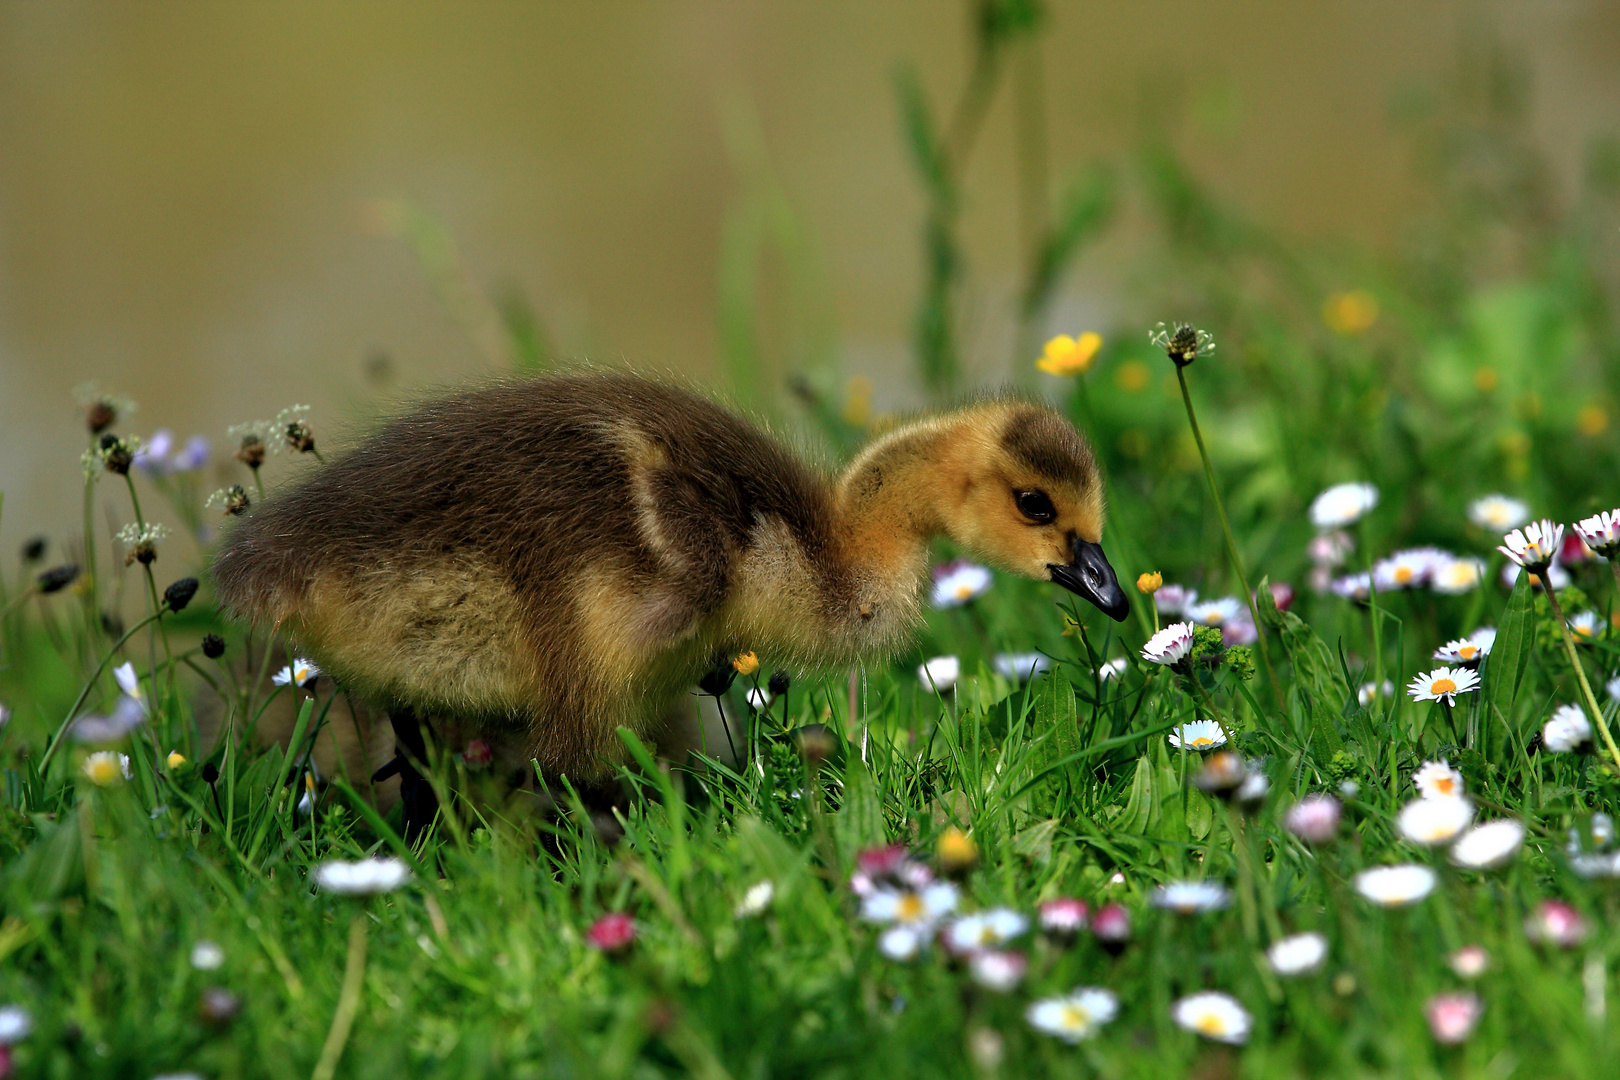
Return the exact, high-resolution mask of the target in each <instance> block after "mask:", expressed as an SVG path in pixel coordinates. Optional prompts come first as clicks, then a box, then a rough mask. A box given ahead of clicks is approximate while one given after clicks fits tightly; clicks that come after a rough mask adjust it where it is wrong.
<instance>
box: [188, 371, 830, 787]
mask: <svg viewBox="0 0 1620 1080" xmlns="http://www.w3.org/2000/svg"><path fill="white" fill-rule="evenodd" d="M829 500H830V496H829V495H828V493H827V486H826V483H825V481H824V480H823V479H822V478H821V477H819V476H817V475H816V474H815V473H814V472H813V471H812V470H810V469H809V468H808V467H806V466H805V465H804V464H802V463H801V462H800V461H799V460H798V459H797V458H796V457H794V455H793V454H792V453H790V452H789V451H788V450H787V449H786V448H785V447H783V446H782V445H781V444H779V443H778V442H776V441H775V440H773V439H772V438H770V437H769V436H767V435H765V434H763V433H762V432H760V431H759V430H758V429H756V428H754V427H753V426H751V425H750V424H748V423H747V422H746V421H744V420H742V419H741V418H740V417H738V416H736V415H735V414H733V413H731V412H729V411H727V410H726V409H723V408H721V407H719V406H718V405H716V404H714V403H713V402H710V401H708V400H705V399H704V398H702V397H699V396H698V395H696V394H693V393H690V392H688V391H685V390H682V389H679V388H676V387H672V386H669V385H665V384H660V383H653V382H649V381H647V380H643V379H638V378H634V377H631V376H614V375H567V376H558V377H552V378H546V379H539V380H534V381H528V382H510V383H502V384H498V385H494V386H490V387H486V388H483V389H478V390H473V391H470V392H466V393H462V394H459V395H456V396H454V397H450V398H447V399H445V400H441V401H438V402H435V403H433V404H430V405H427V406H426V407H423V408H421V409H420V410H418V411H416V412H413V413H411V414H409V415H406V416H403V417H401V418H399V419H396V420H394V421H392V422H391V423H389V424H387V425H386V426H385V427H383V428H382V430H380V431H379V432H378V433H377V434H376V435H374V436H373V437H371V438H370V439H368V440H367V441H366V442H365V443H364V444H363V445H361V446H360V447H359V448H357V449H356V450H354V451H353V452H351V453H349V454H347V455H346V456H343V457H341V458H339V459H337V460H335V461H334V462H333V463H332V464H330V465H328V466H326V467H325V468H323V469H320V470H318V471H317V472H315V474H314V475H313V476H311V477H310V478H309V479H308V480H306V481H304V482H302V483H300V484H298V485H297V486H296V487H294V488H292V489H291V490H289V491H286V492H283V493H278V494H277V495H274V496H272V497H271V498H270V499H269V500H267V501H266V502H265V503H264V504H263V505H261V506H258V507H255V508H253V509H252V510H251V511H250V513H249V516H247V517H246V518H245V519H244V520H243V521H241V522H240V523H239V524H238V525H237V526H236V527H235V528H234V530H233V531H232V532H231V534H230V536H229V537H228V538H227V540H226V542H225V544H224V545H223V548H222V550H221V552H220V555H219V556H218V558H217V560H216V562H215V566H214V573H215V577H216V580H217V583H218V587H219V590H220V594H221V597H222V600H223V601H224V603H225V604H226V605H227V606H228V607H229V608H231V609H232V610H234V611H236V612H237V613H238V614H240V615H243V616H246V617H249V618H253V619H258V620H264V621H272V622H276V623H280V624H282V625H283V626H284V628H285V629H287V630H289V631H291V632H292V634H293V636H294V637H295V639H296V640H298V641H299V642H300V643H301V644H303V645H304V646H305V647H307V648H308V649H310V650H311V651H312V652H313V653H315V655H316V656H317V658H318V659H319V660H320V661H322V662H323V663H324V664H325V665H326V666H328V667H329V668H330V670H331V671H332V672H333V674H335V675H336V676H337V677H338V678H339V679H340V680H341V681H343V682H345V683H346V684H347V685H348V686H350V687H351V688H352V689H355V690H357V691H359V692H361V693H362V694H364V695H366V696H368V697H370V698H372V699H373V700H375V701H377V702H378V703H379V704H381V705H383V706H384V707H391V708H392V707H410V708H413V709H415V710H417V711H419V712H421V713H423V714H424V715H427V716H432V715H435V714H454V715H456V716H458V717H460V718H465V719H476V720H481V721H483V722H485V723H493V724H496V725H498V726H502V727H512V726H519V725H521V726H522V727H524V728H527V729H528V730H529V732H530V735H531V740H532V745H533V748H534V750H535V752H536V754H537V755H538V756H539V757H540V760H541V764H542V766H545V767H546V768H548V770H551V771H553V772H556V771H567V772H570V773H572V774H574V775H579V774H580V773H582V772H586V771H590V767H591V764H592V760H593V758H594V757H595V756H596V755H597V754H598V753H599V752H600V750H601V748H602V747H603V745H604V744H605V742H608V741H611V732H612V730H613V728H614V727H615V726H617V725H618V724H621V723H628V724H630V725H631V726H634V727H638V728H641V729H643V730H645V729H646V727H647V726H648V721H649V714H650V713H651V712H656V711H657V710H659V709H661V708H663V707H664V705H665V704H666V702H667V693H668V689H669V688H670V687H671V686H672V685H679V684H682V683H686V682H689V681H690V680H691V679H692V678H694V677H695V675H696V674H697V673H698V672H700V671H701V670H702V669H703V667H704V665H705V664H706V663H707V661H708V660H709V659H710V658H711V655H712V651H713V649H714V648H715V647H716V644H717V642H716V641H715V640H714V636H713V628H712V627H706V624H705V619H706V617H707V616H711V615H713V614H714V613H715V612H718V611H720V610H721V609H722V608H723V607H724V605H725V603H726V600H727V597H728V594H729V591H730V590H731V588H732V586H733V584H734V578H735V569H734V568H735V567H736V565H737V563H738V560H739V557H740V556H741V555H742V554H743V553H745V552H746V550H747V549H748V547H749V545H750V543H751V530H752V529H753V528H754V527H755V526H756V525H757V524H758V523H759V522H760V521H761V520H762V519H764V518H773V519H776V520H779V521H780V522H781V523H782V525H783V526H785V527H786V529H787V530H788V531H789V532H790V533H791V534H792V537H793V539H794V540H795V541H796V544H797V547H798V548H799V549H800V550H801V551H802V552H803V556H804V558H805V559H806V560H808V561H809V562H810V563H812V564H825V565H826V568H827V571H828V573H829V574H832V573H834V567H833V565H832V564H833V563H834V561H835V554H834V552H833V551H832V543H833V540H832V536H831V533H830V522H831V520H832V513H831V507H830V501H829ZM711 621H712V620H711Z"/></svg>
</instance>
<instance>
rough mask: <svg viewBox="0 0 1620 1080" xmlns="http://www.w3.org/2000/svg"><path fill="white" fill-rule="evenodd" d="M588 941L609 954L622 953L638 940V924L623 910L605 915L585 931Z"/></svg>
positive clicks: (592, 945)
mask: <svg viewBox="0 0 1620 1080" xmlns="http://www.w3.org/2000/svg"><path fill="white" fill-rule="evenodd" d="M585 940H586V942H587V943H588V944H589V945H590V946H591V947H592V948H595V949H600V950H601V951H603V952H605V953H607V954H609V955H610V956H611V955H613V954H616V953H622V952H624V951H625V950H626V949H628V948H629V947H630V946H631V944H632V943H634V942H635V940H636V924H635V921H634V920H633V919H631V918H630V916H628V915H626V914H624V913H623V912H622V911H620V912H614V913H613V914H611V915H603V916H602V917H601V918H600V919H597V920H596V921H595V922H593V923H591V928H590V929H589V930H587V931H585Z"/></svg>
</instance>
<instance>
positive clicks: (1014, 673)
mask: <svg viewBox="0 0 1620 1080" xmlns="http://www.w3.org/2000/svg"><path fill="white" fill-rule="evenodd" d="M995 668H996V674H998V675H1000V676H1001V677H1002V678H1003V679H1006V680H1007V681H1008V682H1026V681H1028V680H1030V679H1033V678H1034V677H1035V676H1037V675H1039V674H1041V673H1042V672H1046V671H1050V670H1052V661H1051V660H1048V659H1047V658H1046V657H1044V656H1042V655H1041V654H1040V653H1038V652H1014V653H1005V652H1004V653H997V654H996V658H995Z"/></svg>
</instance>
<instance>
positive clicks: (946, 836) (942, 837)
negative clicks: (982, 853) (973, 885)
mask: <svg viewBox="0 0 1620 1080" xmlns="http://www.w3.org/2000/svg"><path fill="white" fill-rule="evenodd" d="M934 855H935V857H936V858H937V859H938V861H939V868H940V869H941V870H942V871H944V872H945V873H947V874H951V875H961V874H965V873H967V872H968V871H969V870H972V869H973V867H974V865H975V864H977V863H978V861H979V845H977V844H975V843H974V842H973V837H971V836H969V835H968V834H967V833H965V832H963V831H962V830H961V829H958V828H957V827H956V826H954V825H952V826H949V827H948V828H946V830H945V831H944V832H942V833H940V834H939V840H938V842H937V843H936V844H935V845H934Z"/></svg>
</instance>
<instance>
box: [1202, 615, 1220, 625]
mask: <svg viewBox="0 0 1620 1080" xmlns="http://www.w3.org/2000/svg"><path fill="white" fill-rule="evenodd" d="M1204 621H1205V622H1207V623H1208V624H1209V625H1211V626H1219V625H1221V613H1220V612H1218V611H1212V612H1210V613H1209V614H1208V615H1205V616H1204Z"/></svg>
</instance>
